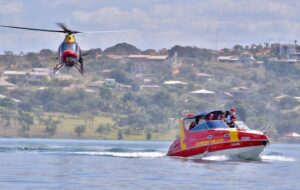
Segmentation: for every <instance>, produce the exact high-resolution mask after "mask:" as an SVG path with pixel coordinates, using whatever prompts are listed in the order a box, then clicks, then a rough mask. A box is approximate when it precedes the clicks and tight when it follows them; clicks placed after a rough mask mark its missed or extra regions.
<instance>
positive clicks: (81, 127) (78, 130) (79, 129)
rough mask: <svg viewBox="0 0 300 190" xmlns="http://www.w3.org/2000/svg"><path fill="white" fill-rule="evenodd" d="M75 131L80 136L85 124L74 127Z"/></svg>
mask: <svg viewBox="0 0 300 190" xmlns="http://www.w3.org/2000/svg"><path fill="white" fill-rule="evenodd" d="M75 132H76V133H77V135H78V136H79V137H80V136H81V134H82V133H84V132H85V126H84V125H78V126H77V127H76V128H75Z"/></svg>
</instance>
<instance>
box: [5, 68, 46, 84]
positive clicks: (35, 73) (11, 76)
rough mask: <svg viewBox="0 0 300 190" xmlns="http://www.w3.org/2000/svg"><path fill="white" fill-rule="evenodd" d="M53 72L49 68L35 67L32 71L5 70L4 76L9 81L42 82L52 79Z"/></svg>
mask: <svg viewBox="0 0 300 190" xmlns="http://www.w3.org/2000/svg"><path fill="white" fill-rule="evenodd" d="M51 74H52V72H50V70H49V69H48V68H45V69H44V68H34V69H32V71H30V72H26V71H4V72H3V73H2V77H4V78H6V79H8V80H9V81H16V82H21V83H23V82H40V81H46V80H49V79H50V76H51Z"/></svg>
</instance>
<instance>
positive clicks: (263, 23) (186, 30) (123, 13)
mask: <svg viewBox="0 0 300 190" xmlns="http://www.w3.org/2000/svg"><path fill="white" fill-rule="evenodd" d="M299 10H300V1H298V0H282V1H277V0H39V1H37V0H0V24H3V25H16V26H23V27H36V28H47V29H58V28H57V26H56V24H55V23H57V22H63V23H65V24H66V25H67V26H69V27H70V28H71V29H74V30H79V31H88V30H92V31H95V30H120V29H132V30H135V31H134V32H128V33H113V34H78V35H76V37H77V41H78V42H79V44H80V45H81V47H82V49H89V48H102V49H105V48H107V47H110V46H112V45H115V44H117V43H120V42H127V43H130V44H133V45H135V46H136V47H138V48H140V49H143V50H144V49H149V48H153V49H161V48H164V47H165V48H170V47H172V46H174V45H176V44H178V45H183V46H186V45H189V46H197V47H202V48H211V49H216V48H218V49H220V48H223V47H232V46H233V45H235V44H242V45H247V44H252V43H255V44H264V43H265V42H271V43H272V42H281V43H293V42H294V40H298V41H299V36H300V11H299ZM63 38H64V35H63V34H55V33H46V32H34V31H22V30H16V29H6V28H0V53H1V52H3V51H8V50H9V51H14V52H16V53H18V52H20V51H23V52H30V51H33V52H36V51H39V50H40V49H51V50H57V48H58V45H59V44H60V43H61V41H62V40H63ZM216 39H218V40H216ZM217 41H218V43H216V42H217ZM299 42H300V41H299Z"/></svg>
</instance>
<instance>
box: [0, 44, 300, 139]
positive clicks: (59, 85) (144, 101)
mask: <svg viewBox="0 0 300 190" xmlns="http://www.w3.org/2000/svg"><path fill="white" fill-rule="evenodd" d="M127 48H128V49H127ZM236 48H241V47H238V46H237V47H236ZM124 49H125V50H124ZM90 52H91V53H90V54H89V56H88V58H87V59H86V60H85V61H86V65H85V67H86V74H85V75H84V76H83V77H82V76H80V75H79V74H78V73H77V72H76V71H74V72H72V71H71V74H72V75H73V77H75V79H74V80H70V81H66V80H60V79H58V78H50V79H45V80H37V81H34V80H24V79H22V78H18V77H15V78H14V77H9V78H7V79H6V80H7V81H8V82H11V83H13V84H15V85H18V87H17V88H6V87H1V95H3V96H5V97H3V98H0V113H1V114H0V135H1V136H5V137H17V136H22V137H48V138H49V137H52V138H98V139H137V140H144V139H147V140H161V139H164V140H166V139H168V140H171V139H174V138H175V137H176V135H177V130H178V121H177V120H176V119H178V118H180V117H182V116H183V114H184V113H185V112H202V111H207V110H215V109H229V108H230V107H232V106H234V107H236V108H237V110H238V115H239V118H240V119H242V120H244V121H245V122H246V123H247V124H248V125H249V126H250V127H251V128H255V129H260V128H267V127H268V129H269V131H270V135H271V136H272V137H274V138H276V137H279V136H281V135H282V134H284V133H286V132H289V131H296V132H300V131H299V127H298V126H299V125H300V119H299V118H300V117H299V114H300V111H299V110H300V107H299V106H300V103H299V100H298V99H297V97H299V96H300V80H299V79H300V70H299V67H298V66H297V65H295V64H275V63H271V62H268V61H267V60H265V58H261V60H264V64H263V65H262V66H259V67H257V66H253V65H250V66H249V65H243V64H241V63H217V62H216V56H217V55H216V53H215V52H214V51H212V50H207V49H200V48H196V47H181V46H174V47H173V48H172V49H170V50H169V52H168V51H166V50H161V51H158V52H156V51H155V50H146V51H144V52H148V53H149V52H151V54H156V55H162V54H164V53H168V55H169V57H170V60H171V59H172V56H173V55H175V52H177V55H178V60H179V61H180V64H175V65H172V64H170V61H160V62H158V61H151V60H150V61H149V60H146V61H143V60H137V61H136V60H126V59H120V60H118V59H110V58H108V57H107V56H106V54H105V53H107V55H108V54H118V55H120V54H123V55H124V54H125V55H126V54H128V53H144V52H143V51H140V50H138V49H137V48H135V47H134V46H131V45H127V44H121V45H117V46H116V52H114V47H112V48H110V49H108V50H106V51H104V54H103V55H102V56H101V57H100V58H99V57H97V55H98V54H99V53H102V50H100V49H95V50H90ZM54 56H55V52H52V51H50V50H41V51H40V52H39V53H27V54H25V55H14V54H12V53H11V52H6V53H5V54H4V55H0V62H1V65H2V71H4V70H19V71H24V70H25V71H30V70H31V69H32V68H34V67H50V68H52V67H53V61H51V59H50V58H51V57H54ZM137 66H142V71H138V72H137V71H134V70H133V68H136V67H137ZM105 70H106V71H109V72H104V71H105ZM62 72H64V71H62ZM198 73H206V74H210V75H211V76H210V77H203V76H201V75H198ZM106 78H114V79H115V80H116V82H117V83H118V84H122V85H128V86H131V88H129V89H126V88H121V87H116V86H105V85H104V86H102V87H94V88H91V87H87V84H89V83H91V82H94V81H98V80H103V81H104V80H105V79H106ZM166 80H179V81H183V82H185V83H187V84H186V85H182V84H175V85H164V84H163V82H164V81H166ZM149 81H150V82H149ZM142 85H158V86H159V88H151V89H146V88H141V86H142ZM41 87H44V88H41ZM235 87H246V88H247V90H244V91H243V90H235V89H234V88H235ZM199 89H207V90H210V91H214V92H215V94H214V95H199V94H190V93H189V92H191V91H194V90H199ZM227 92H229V93H231V94H232V95H233V96H228V95H226V94H225V93H227ZM282 95H287V96H284V97H280V96H282ZM276 97H277V98H276ZM295 97H296V98H295ZM15 100H19V101H20V102H18V101H15Z"/></svg>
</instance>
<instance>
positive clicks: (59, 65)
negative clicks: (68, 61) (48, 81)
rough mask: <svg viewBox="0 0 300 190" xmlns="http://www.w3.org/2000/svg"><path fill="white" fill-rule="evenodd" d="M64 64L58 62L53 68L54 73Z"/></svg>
mask: <svg viewBox="0 0 300 190" xmlns="http://www.w3.org/2000/svg"><path fill="white" fill-rule="evenodd" d="M62 66H63V65H62V64H56V65H55V66H54V68H53V72H54V74H55V73H56V72H57V71H58V70H59V69H60V68H61V67H62Z"/></svg>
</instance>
